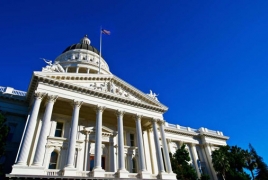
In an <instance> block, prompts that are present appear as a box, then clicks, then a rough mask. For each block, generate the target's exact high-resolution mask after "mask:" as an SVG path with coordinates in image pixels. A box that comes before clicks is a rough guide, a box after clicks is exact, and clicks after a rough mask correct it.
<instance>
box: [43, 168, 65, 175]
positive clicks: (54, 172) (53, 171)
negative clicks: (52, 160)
mask: <svg viewBox="0 0 268 180" xmlns="http://www.w3.org/2000/svg"><path fill="white" fill-rule="evenodd" d="M45 174H46V175H47V176H62V175H63V173H62V171H61V170H60V169H47V170H45Z"/></svg>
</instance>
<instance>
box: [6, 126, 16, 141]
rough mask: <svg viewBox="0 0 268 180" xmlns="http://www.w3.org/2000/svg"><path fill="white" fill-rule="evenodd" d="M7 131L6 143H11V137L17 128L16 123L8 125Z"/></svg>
mask: <svg viewBox="0 0 268 180" xmlns="http://www.w3.org/2000/svg"><path fill="white" fill-rule="evenodd" d="M8 127H9V131H8V135H7V141H9V142H11V141H12V140H13V136H14V133H15V130H16V127H17V124H16V123H8Z"/></svg>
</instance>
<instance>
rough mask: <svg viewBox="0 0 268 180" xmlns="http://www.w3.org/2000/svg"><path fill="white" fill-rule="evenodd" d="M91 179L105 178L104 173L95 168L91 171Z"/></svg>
mask: <svg viewBox="0 0 268 180" xmlns="http://www.w3.org/2000/svg"><path fill="white" fill-rule="evenodd" d="M91 177H105V171H104V170H103V169H101V168H96V169H93V170H92V171H91Z"/></svg>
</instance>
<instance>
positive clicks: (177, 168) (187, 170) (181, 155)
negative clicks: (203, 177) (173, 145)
mask: <svg viewBox="0 0 268 180" xmlns="http://www.w3.org/2000/svg"><path fill="white" fill-rule="evenodd" d="M169 155H170V161H171V166H172V170H173V172H174V173H176V174H177V179H180V180H196V179H197V174H196V171H195V169H194V168H193V167H192V166H191V165H190V164H189V161H190V160H191V159H190V156H189V152H188V151H187V150H186V149H185V144H183V145H182V146H181V148H180V149H177V151H176V152H175V153H174V154H173V155H172V154H171V153H170V154H169Z"/></svg>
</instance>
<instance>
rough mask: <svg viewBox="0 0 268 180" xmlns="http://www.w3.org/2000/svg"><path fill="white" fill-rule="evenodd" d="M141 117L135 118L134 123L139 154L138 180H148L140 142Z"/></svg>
mask: <svg viewBox="0 0 268 180" xmlns="http://www.w3.org/2000/svg"><path fill="white" fill-rule="evenodd" d="M141 117H142V116H141V115H138V114H137V115H136V116H135V121H136V134H137V143H138V153H139V166H140V168H139V169H140V171H139V174H140V176H141V177H140V178H141V179H150V174H149V172H147V169H146V165H145V155H144V147H143V140H142V129H141Z"/></svg>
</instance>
